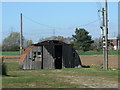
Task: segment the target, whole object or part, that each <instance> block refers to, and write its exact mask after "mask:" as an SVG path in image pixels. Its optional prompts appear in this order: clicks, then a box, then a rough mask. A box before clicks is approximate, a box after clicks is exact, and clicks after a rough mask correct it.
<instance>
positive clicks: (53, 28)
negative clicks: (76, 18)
mask: <svg viewBox="0 0 120 90" xmlns="http://www.w3.org/2000/svg"><path fill="white" fill-rule="evenodd" d="M23 16H24V17H25V18H26V19H28V20H30V21H31V22H33V23H36V24H39V25H41V26H44V27H47V28H51V29H52V30H55V29H73V28H76V27H83V26H84V27H85V26H88V25H90V24H93V23H95V22H98V21H99V19H98V20H94V21H92V22H89V23H87V24H83V25H80V26H74V27H68V28H61V27H53V26H49V25H46V24H42V23H39V22H38V21H36V20H33V19H31V18H29V17H27V16H25V15H23Z"/></svg>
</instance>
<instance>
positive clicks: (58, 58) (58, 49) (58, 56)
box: [55, 45, 62, 69]
mask: <svg viewBox="0 0 120 90" xmlns="http://www.w3.org/2000/svg"><path fill="white" fill-rule="evenodd" d="M55 69H62V45H55Z"/></svg>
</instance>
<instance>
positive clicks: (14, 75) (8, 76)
mask: <svg viewBox="0 0 120 90" xmlns="http://www.w3.org/2000/svg"><path fill="white" fill-rule="evenodd" d="M2 76H7V77H18V76H16V75H2Z"/></svg>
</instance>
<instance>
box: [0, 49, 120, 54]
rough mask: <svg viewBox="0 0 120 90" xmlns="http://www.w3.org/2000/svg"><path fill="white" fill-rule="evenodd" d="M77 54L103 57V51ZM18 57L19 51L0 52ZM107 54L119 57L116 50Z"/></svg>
mask: <svg viewBox="0 0 120 90" xmlns="http://www.w3.org/2000/svg"><path fill="white" fill-rule="evenodd" d="M77 53H78V54H79V55H103V51H102V50H101V51H95V50H94V51H86V52H83V51H77ZM1 54H2V55H20V52H19V51H13V52H12V51H8V52H2V53H1V52H0V55H1ZM108 54H109V55H120V53H119V51H118V50H109V51H108Z"/></svg>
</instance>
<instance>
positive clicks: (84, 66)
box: [82, 65, 90, 68]
mask: <svg viewBox="0 0 120 90" xmlns="http://www.w3.org/2000/svg"><path fill="white" fill-rule="evenodd" d="M82 68H90V66H88V65H82Z"/></svg>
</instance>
